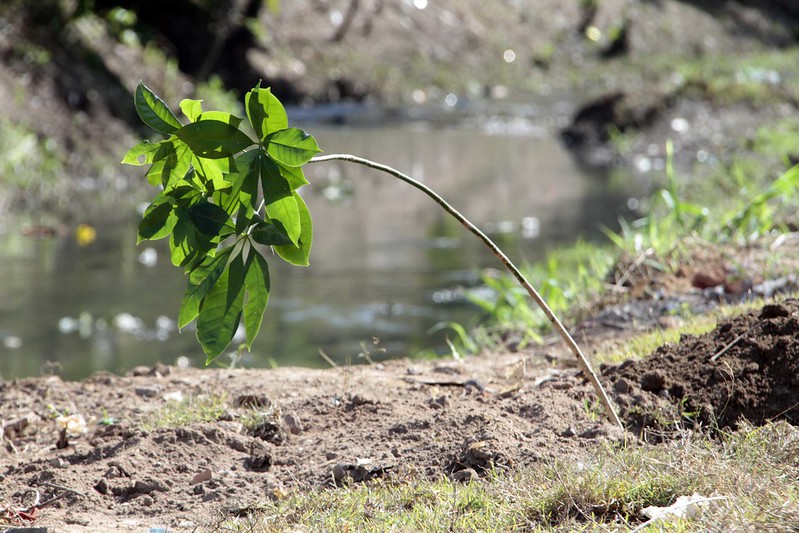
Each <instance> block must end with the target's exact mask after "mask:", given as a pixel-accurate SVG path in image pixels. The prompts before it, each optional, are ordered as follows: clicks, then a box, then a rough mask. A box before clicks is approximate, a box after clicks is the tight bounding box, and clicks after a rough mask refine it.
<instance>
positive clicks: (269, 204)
mask: <svg viewBox="0 0 799 533" xmlns="http://www.w3.org/2000/svg"><path fill="white" fill-rule="evenodd" d="M261 187H262V188H263V191H264V201H265V202H266V214H267V215H269V218H271V219H274V220H279V221H280V222H281V223H282V224H283V227H284V228H285V230H286V234H287V235H288V236H289V238H290V239H291V242H292V243H294V244H297V240H298V239H299V238H300V231H301V227H300V225H301V223H302V222H301V220H300V212H299V208H298V207H297V200H295V199H294V196H293V195H292V192H291V187H290V186H289V183H288V181H286V178H284V177H283V176H281V175H280V168H279V167H278V166H277V165H276V164H275V162H274V161H272V160H271V159H270V158H269V157H266V156H262V157H261Z"/></svg>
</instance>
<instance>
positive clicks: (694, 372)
mask: <svg viewBox="0 0 799 533" xmlns="http://www.w3.org/2000/svg"><path fill="white" fill-rule="evenodd" d="M603 374H604V376H605V377H606V378H607V379H608V380H610V382H611V384H612V387H611V388H612V390H613V391H614V392H615V393H616V401H617V403H618V404H619V405H620V406H621V407H622V415H623V416H624V417H625V418H626V419H627V424H628V427H630V428H631V429H633V430H635V431H638V432H644V433H648V434H649V435H650V436H651V435H652V434H653V433H657V432H662V431H668V430H670V429H674V428H675V427H676V426H678V425H701V426H705V427H709V428H717V429H725V428H731V429H735V428H736V427H737V426H738V425H739V423H740V422H741V421H742V420H747V421H749V422H751V423H752V424H755V425H761V424H763V423H765V422H766V421H769V420H778V419H784V420H786V421H788V422H790V423H792V424H795V423H797V421H799V300H796V299H787V300H785V301H783V302H781V303H776V304H769V305H766V306H764V307H763V308H762V310H760V311H752V312H749V313H746V314H744V315H741V316H738V317H735V318H733V319H731V320H728V321H726V322H723V323H721V324H719V325H718V326H717V327H716V329H714V330H713V331H711V332H709V333H707V334H705V335H701V336H698V337H696V336H692V335H685V336H683V337H682V338H681V339H680V342H679V343H677V344H667V345H665V346H661V347H660V348H658V349H657V350H655V352H653V353H652V354H651V355H649V356H648V357H646V358H644V359H642V360H640V361H636V362H629V361H628V362H626V363H622V364H621V365H617V366H614V367H609V368H605V369H604V371H603ZM652 430H655V431H654V432H653V431H652Z"/></svg>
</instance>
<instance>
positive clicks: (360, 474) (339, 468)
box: [331, 460, 394, 487]
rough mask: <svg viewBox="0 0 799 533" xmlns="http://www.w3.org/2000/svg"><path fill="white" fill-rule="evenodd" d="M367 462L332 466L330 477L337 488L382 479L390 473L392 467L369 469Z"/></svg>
mask: <svg viewBox="0 0 799 533" xmlns="http://www.w3.org/2000/svg"><path fill="white" fill-rule="evenodd" d="M369 464H370V462H369V461H361V460H359V461H358V462H357V463H356V464H349V463H338V464H336V465H335V466H333V470H332V471H331V475H332V478H333V483H334V484H335V485H336V486H337V487H341V486H343V485H347V484H349V483H362V482H364V481H369V480H371V479H375V478H379V477H383V476H384V475H385V474H386V473H388V472H390V471H391V470H392V469H393V468H394V467H393V466H375V467H371V468H369Z"/></svg>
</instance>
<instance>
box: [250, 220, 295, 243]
mask: <svg viewBox="0 0 799 533" xmlns="http://www.w3.org/2000/svg"><path fill="white" fill-rule="evenodd" d="M250 236H251V237H252V239H253V240H254V241H255V242H257V243H258V244H263V245H264V246H275V245H281V244H291V245H294V241H292V240H291V238H290V237H289V236H288V233H286V228H284V227H283V224H281V223H280V221H278V220H259V221H258V223H257V224H256V225H255V229H253V230H252V233H251V234H250Z"/></svg>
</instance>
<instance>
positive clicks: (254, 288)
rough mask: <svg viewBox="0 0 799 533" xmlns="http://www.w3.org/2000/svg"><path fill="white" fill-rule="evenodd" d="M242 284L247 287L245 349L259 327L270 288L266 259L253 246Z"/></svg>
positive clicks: (249, 346) (249, 347) (250, 343)
mask: <svg viewBox="0 0 799 533" xmlns="http://www.w3.org/2000/svg"><path fill="white" fill-rule="evenodd" d="M244 286H245V287H246V288H247V300H246V303H245V304H244V332H245V333H246V335H247V349H248V350H249V349H251V348H252V343H253V341H255V337H257V336H258V331H259V330H260V329H261V323H262V322H263V320H264V311H265V310H266V304H267V302H268V301H269V291H270V289H271V286H270V283H269V266H268V265H267V263H266V259H264V258H263V256H261V254H259V253H258V252H257V251H256V250H255V249H254V248H250V256H249V257H248V258H247V273H246V275H245V277H244Z"/></svg>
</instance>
